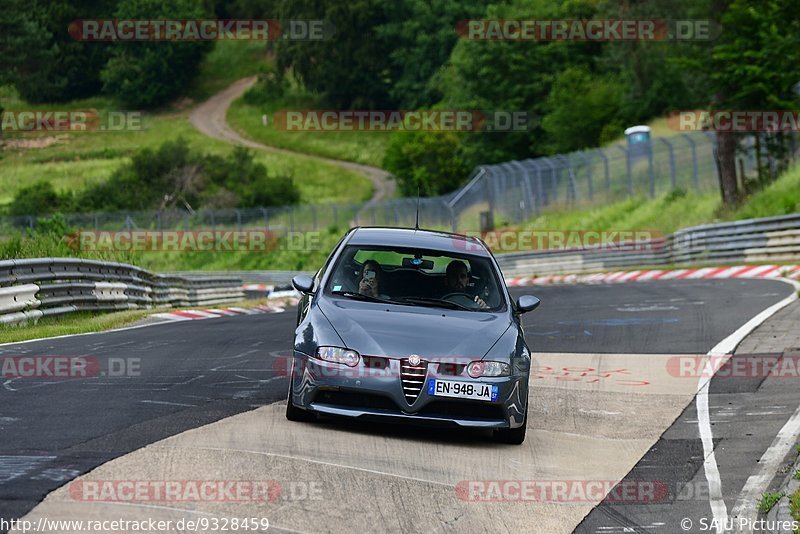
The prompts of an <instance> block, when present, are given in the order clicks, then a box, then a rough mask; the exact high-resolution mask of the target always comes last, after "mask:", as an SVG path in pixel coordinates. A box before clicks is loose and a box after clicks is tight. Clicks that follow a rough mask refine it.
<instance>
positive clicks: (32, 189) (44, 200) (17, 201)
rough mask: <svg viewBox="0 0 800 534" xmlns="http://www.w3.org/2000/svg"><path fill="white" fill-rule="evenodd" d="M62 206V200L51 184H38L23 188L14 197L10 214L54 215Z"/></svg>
mask: <svg viewBox="0 0 800 534" xmlns="http://www.w3.org/2000/svg"><path fill="white" fill-rule="evenodd" d="M61 206H62V203H61V199H60V197H59V195H58V193H56V191H55V189H53V184H51V183H50V182H44V181H43V182H37V183H35V184H33V185H29V186H27V187H23V188H22V189H20V190H19V191H17V194H16V195H14V200H13V201H12V202H11V205H10V206H9V209H8V211H9V213H10V214H11V215H15V216H21V215H35V214H38V213H53V212H54V211H58V210H59V209H60V208H61Z"/></svg>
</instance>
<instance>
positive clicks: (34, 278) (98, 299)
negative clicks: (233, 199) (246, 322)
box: [0, 258, 244, 324]
mask: <svg viewBox="0 0 800 534" xmlns="http://www.w3.org/2000/svg"><path fill="white" fill-rule="evenodd" d="M242 298H244V292H243V291H242V280H241V278H237V277H233V276H208V275H194V276H191V277H188V276H176V275H171V274H167V275H162V274H157V273H153V272H150V271H147V270H145V269H142V268H140V267H136V266H134V265H128V264H125V263H114V262H102V261H91V260H82V259H76V258H37V259H22V260H6V261H0V324H14V323H19V322H25V321H30V320H34V321H35V320H38V319H39V318H41V317H46V316H54V315H63V314H67V313H72V312H76V311H118V310H130V309H141V308H171V307H177V306H207V305H216V304H222V303H224V302H232V301H236V300H240V299H242Z"/></svg>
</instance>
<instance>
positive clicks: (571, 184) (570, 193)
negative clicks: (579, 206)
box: [560, 155, 578, 202]
mask: <svg viewBox="0 0 800 534" xmlns="http://www.w3.org/2000/svg"><path fill="white" fill-rule="evenodd" d="M560 159H561V161H563V162H566V164H567V200H570V199H571V200H572V202H576V201H577V200H578V184H577V183H576V181H575V170H574V168H573V167H572V160H570V158H569V155H562V156H561V157H560Z"/></svg>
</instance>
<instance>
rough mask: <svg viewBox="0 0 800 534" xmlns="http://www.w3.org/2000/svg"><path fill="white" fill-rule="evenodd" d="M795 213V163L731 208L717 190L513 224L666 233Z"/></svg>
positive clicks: (798, 186)
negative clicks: (699, 226) (778, 176)
mask: <svg viewBox="0 0 800 534" xmlns="http://www.w3.org/2000/svg"><path fill="white" fill-rule="evenodd" d="M795 212H800V165H795V166H794V167H793V168H792V169H790V170H789V171H787V172H786V173H785V174H784V175H783V176H781V177H780V178H779V179H778V180H776V181H775V182H773V183H772V184H770V185H769V186H768V187H766V188H764V189H763V190H761V191H759V192H757V193H755V194H754V195H752V196H751V197H750V198H748V199H747V200H746V201H745V202H744V203H743V204H742V206H741V207H739V208H738V209H735V210H723V209H721V201H720V195H719V193H714V194H708V195H694V194H685V195H681V194H679V193H678V194H676V193H672V194H667V195H663V196H661V197H659V198H655V199H644V198H631V199H628V200H624V201H622V202H617V203H614V204H609V205H607V206H602V207H597V208H588V209H580V210H574V211H552V212H546V213H544V214H542V215H541V216H539V217H537V218H535V219H533V220H531V221H528V222H527V223H525V224H522V225H517V226H514V228H520V229H526V230H533V229H542V230H544V229H547V230H559V229H565V230H566V229H569V230H598V231H602V230H651V231H657V232H661V233H662V234H664V235H666V234H669V233H672V232H674V231H675V230H678V229H680V228H686V227H687V226H695V225H698V224H705V223H713V222H722V221H731V220H737V219H749V218H754V217H768V216H771V215H785V214H789V213H795Z"/></svg>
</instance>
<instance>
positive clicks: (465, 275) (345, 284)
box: [326, 245, 505, 312]
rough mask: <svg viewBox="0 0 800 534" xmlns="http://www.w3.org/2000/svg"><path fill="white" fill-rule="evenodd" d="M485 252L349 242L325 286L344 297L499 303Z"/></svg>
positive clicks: (495, 307)
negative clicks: (483, 253)
mask: <svg viewBox="0 0 800 534" xmlns="http://www.w3.org/2000/svg"><path fill="white" fill-rule="evenodd" d="M501 287H502V286H500V285H499V284H498V278H497V276H496V274H495V272H494V269H493V267H492V264H491V262H490V261H489V259H488V258H485V257H481V256H474V255H468V254H463V255H462V254H454V253H450V252H439V251H430V250H414V249H405V248H387V247H379V246H364V245H362V246H348V247H346V248H345V250H344V251H343V252H342V255H341V257H340V258H339V260H338V261H337V263H336V266H335V267H334V270H333V273H332V275H331V276H330V278H329V279H328V284H327V286H326V292H327V293H328V294H332V295H339V296H343V297H346V298H354V299H359V300H371V301H383V302H391V303H393V304H402V305H407V306H425V307H436V308H447V309H461V310H469V311H476V312H481V311H484V312H486V311H499V310H501V309H503V308H504V303H505V300H504V298H503V292H502V289H501Z"/></svg>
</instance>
